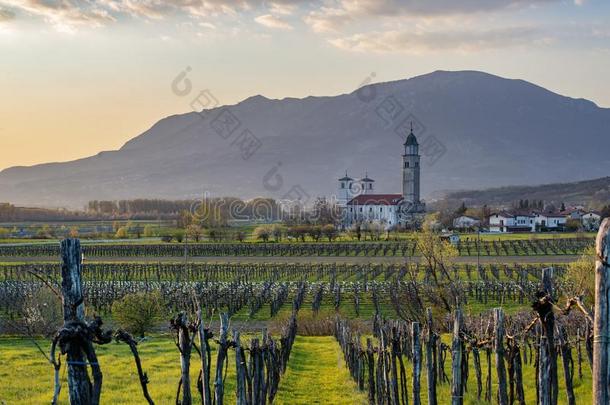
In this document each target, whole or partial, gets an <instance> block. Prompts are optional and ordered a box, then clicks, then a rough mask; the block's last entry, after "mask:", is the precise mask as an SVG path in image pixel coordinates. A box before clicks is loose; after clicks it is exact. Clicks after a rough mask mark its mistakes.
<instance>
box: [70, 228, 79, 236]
mask: <svg viewBox="0 0 610 405" xmlns="http://www.w3.org/2000/svg"><path fill="white" fill-rule="evenodd" d="M69 235H70V237H71V238H78V227H76V226H73V227H72V228H70V234H69Z"/></svg>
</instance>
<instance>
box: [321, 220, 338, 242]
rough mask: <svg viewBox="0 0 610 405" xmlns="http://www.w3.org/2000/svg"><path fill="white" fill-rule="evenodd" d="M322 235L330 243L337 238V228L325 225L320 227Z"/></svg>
mask: <svg viewBox="0 0 610 405" xmlns="http://www.w3.org/2000/svg"><path fill="white" fill-rule="evenodd" d="M322 233H323V234H324V237H326V238H327V239H328V241H329V242H332V241H333V239H335V238H336V237H337V228H336V227H335V226H334V225H333V224H326V225H324V226H323V227H322Z"/></svg>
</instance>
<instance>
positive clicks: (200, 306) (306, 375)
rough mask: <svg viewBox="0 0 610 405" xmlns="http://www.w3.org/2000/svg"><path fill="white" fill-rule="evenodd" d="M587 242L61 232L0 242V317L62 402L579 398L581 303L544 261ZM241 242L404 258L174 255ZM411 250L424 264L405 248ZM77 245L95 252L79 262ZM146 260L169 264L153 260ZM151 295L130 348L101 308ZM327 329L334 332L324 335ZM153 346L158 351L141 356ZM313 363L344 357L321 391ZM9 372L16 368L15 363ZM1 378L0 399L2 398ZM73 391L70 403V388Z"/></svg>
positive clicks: (584, 338) (587, 316)
mask: <svg viewBox="0 0 610 405" xmlns="http://www.w3.org/2000/svg"><path fill="white" fill-rule="evenodd" d="M592 245H593V241H592V240H590V239H575V238H574V239H549V240H514V241H498V242H493V241H485V242H482V243H481V244H480V245H477V244H476V243H474V242H473V243H471V242H467V243H466V242H463V243H461V244H459V245H458V246H455V248H457V250H458V252H459V254H460V255H463V256H468V255H476V254H477V252H480V254H481V255H490V256H494V255H498V256H540V261H539V262H538V263H525V262H505V263H498V264H479V265H477V264H474V263H476V260H475V261H474V263H455V262H451V261H450V260H446V258H444V257H442V253H440V254H439V256H434V255H433V256H430V252H428V251H426V248H425V247H420V246H419V245H417V244H416V243H415V242H413V243H411V242H409V241H407V242H400V243H398V242H379V243H373V242H366V243H256V244H254V243H251V244H234V243H217V244H211V243H200V244H188V245H178V244H141V245H139V244H129V245H115V244H84V245H83V246H82V247H81V245H80V243H79V242H78V241H77V240H73V239H68V240H66V241H64V242H62V245H61V247H58V246H55V245H51V244H40V245H11V246H8V245H5V246H2V245H0V257H2V256H4V257H15V258H19V257H23V258H24V261H22V262H18V261H13V262H10V263H2V262H1V260H0V329H1V331H2V332H3V333H4V334H6V333H10V334H20V335H23V336H24V337H26V339H25V340H23V341H25V342H27V341H28V340H31V341H33V342H36V345H37V347H38V348H40V349H41V352H42V353H43V354H44V356H45V357H46V359H45V357H43V356H39V357H40V359H39V361H42V362H47V364H49V365H48V366H47V371H46V373H47V375H46V376H44V375H42V376H41V375H37V377H36V378H41V379H47V380H49V381H53V385H52V387H48V388H47V390H48V392H46V393H44V392H39V391H36V392H32V393H31V395H32V397H33V396H36V398H39V399H41V401H42V399H44V402H48V401H52V402H53V403H57V404H59V403H66V401H67V400H68V397H69V398H70V401H71V403H83V404H97V403H107V402H105V400H104V398H114V399H113V400H114V401H119V402H124V403H142V402H148V403H149V404H152V403H170V402H175V403H177V404H181V405H189V404H192V403H203V404H206V405H212V404H214V405H216V404H223V403H237V404H266V403H274V402H275V403H366V402H368V403H371V404H391V405H394V404H396V405H398V404H409V403H413V404H420V403H423V402H427V403H429V404H437V403H453V404H462V403H499V404H525V403H541V404H557V403H566V404H575V403H588V402H589V401H590V398H591V390H592V388H591V381H592V380H594V371H593V370H594V362H595V360H594V347H595V344H596V341H595V340H594V336H595V333H594V328H595V322H594V315H593V312H592V308H591V307H590V305H591V304H592V303H587V304H585V303H584V302H583V301H581V298H580V297H572V295H571V294H573V290H574V288H573V287H574V285H573V283H572V281H571V280H569V279H567V278H566V277H565V275H566V274H567V271H568V267H567V265H566V264H561V263H549V262H544V260H545V258H544V256H551V255H576V254H580V253H582V252H583V251H584V250H585V249H586V248H587V247H589V246H592ZM185 252H186V255H185ZM435 254H437V253H435ZM248 255H252V256H265V257H289V256H331V257H332V256H342V255H343V256H355V257H358V256H394V255H395V256H404V257H405V260H404V261H403V262H402V263H384V262H379V263H374V262H370V263H365V262H362V263H358V262H355V263H341V262H338V263H316V262H315V261H311V262H292V263H291V262H290V260H289V259H286V260H285V261H277V260H276V261H270V262H264V261H262V262H259V263H240V262H239V261H235V262H227V263H211V262H192V261H189V260H188V259H189V258H190V257H194V256H236V257H239V256H248ZM414 255H421V256H422V257H423V258H424V259H426V260H421V261H417V262H416V261H412V260H409V258H410V257H412V256H414ZM53 257H61V258H62V265H58V264H57V263H54V262H53V261H52V260H50V259H47V258H53ZM83 257H85V258H96V259H95V260H85V262H84V263H83V262H82V259H83ZM162 257H165V258H175V259H171V260H163V261H161V260H156V259H157V258H162ZM26 258H34V259H35V260H25V259H26ZM38 258H40V260H38ZM104 258H108V259H111V258H119V259H120V261H104V260H105V259H104ZM130 258H133V259H134V260H133V261H130ZM136 258H137V259H139V260H137V261H136V260H135V259H136ZM142 259H145V260H142ZM432 259H434V260H432ZM591 271H593V269H592V270H591ZM49 291H52V292H53V294H56V295H61V296H62V297H63V303H64V304H63V311H62V312H63V326H61V325H58V326H57V327H59V330H58V331H57V333H52V334H50V335H49V340H44V339H43V340H41V339H42V338H41V336H39V335H38V336H34V335H32V334H31V333H30V332H29V330H30V329H28V326H29V325H30V322H32V320H36V321H38V322H40V321H41V320H40V319H38V318H37V317H40V314H41V313H42V312H40V311H41V310H40V308H39V305H36V301H37V300H39V299H41V297H45V294H46V293H48V292H49ZM153 293H158V294H159V296H160V297H162V302H163V313H165V314H168V316H167V318H166V319H165V320H163V321H161V322H159V323H158V325H157V326H156V328H155V329H154V331H153V337H152V338H151V339H153V340H152V341H151V342H156V343H150V344H153V345H154V347H157V348H158V350H159V352H157V353H155V352H154V351H151V350H149V349H148V348H147V347H148V345H149V343H148V338H147V339H144V340H142V339H141V338H138V337H136V336H134V335H132V334H130V333H128V332H127V331H126V330H124V329H122V328H121V327H120V325H118V324H117V321H116V319H115V313H114V311H115V310H116V306H115V304H116V303H118V302H122V301H123V300H124V299H125V298H126V297H130V296H135V295H137V294H153ZM566 297H567V298H566ZM564 302H565V304H564ZM32 303H34V304H32ZM532 308H533V310H532ZM37 311H38V312H37ZM102 319H103V320H104V321H105V322H103V321H102ZM42 321H44V320H42ZM106 324H107V325H110V326H111V327H112V329H113V330H110V329H105V328H106ZM117 327H118V328H117ZM331 336H332V339H334V342H333V341H330V340H324V339H325V337H331ZM307 339H309V340H307ZM3 341H6V340H5V338H0V343H1V342H3ZM23 341H19V342H23ZM113 341H114V342H116V343H115V344H111V342H113ZM11 342H12V341H11ZM163 342H166V343H163ZM172 342H173V345H172ZM312 342H318V343H312ZM321 342H324V343H321ZM307 344H310V345H313V346H311V349H309V350H307V349H306V347H308V346H306V345H307ZM316 344H318V346H316ZM19 345H20V343H17V346H18V347H21V348H22V349H21V350H25V351H27V350H29V351H30V353H32V352H35V351H36V349H35V347H36V346H31V347H30V348H29V349H27V348H25V347H26V346H27V345H26V346H23V345H21V346H19ZM45 345H48V346H47V347H44V346H45ZM119 345H124V346H125V347H126V348H127V349H128V350H127V351H126V350H125V349H120V346H119ZM172 346H173V355H172V354H171V353H172ZM7 349H8V346H7ZM316 350H322V352H319V351H316ZM2 351H3V352H4V349H3V350H2ZM97 351H99V353H100V357H99V359H100V360H98V357H97V354H96V352H97ZM8 352H9V351H8V350H7V351H6V352H5V353H0V359H1V358H2V356H6V355H8V354H7V353H8ZM111 352H118V353H122V354H121V357H120V358H116V357H114V358H116V361H117V364H121V367H120V368H119V369H117V368H116V367H114V366H111V365H110V363H108V362H107V361H106V360H104V361H102V360H101V359H107V358H108V356H111ZM161 353H163V354H161ZM295 353H296V354H295ZM314 353H315V354H314ZM325 353H326V354H325ZM328 353H335V356H340V363H337V360H338V359H334V360H333V359H320V358H319V356H322V357H325V356H327V355H328ZM314 355H315V356H318V358H314V357H310V356H314ZM158 356H163V358H164V359H165V360H164V361H163V364H159V363H157V362H156V361H155V359H154V358H155V357H158ZM128 358H131V359H132V362H129V361H128V360H127V359H128ZM326 360H328V361H327V362H326V363H327V365H326V368H325V370H326V371H325V372H327V373H331V374H336V372H335V371H333V370H334V369H336V367H339V370H338V371H340V370H343V371H342V372H339V373H338V374H337V376H335V377H336V378H339V379H341V378H342V380H340V381H339V382H337V383H336V386H334V388H333V389H334V390H335V391H337V392H338V391H341V392H343V391H345V392H346V393H348V394H346V395H348V397H340V396H339V397H335V396H334V394H335V392H328V391H324V390H321V391H319V392H316V390H315V389H313V390H312V387H311V386H310V385H308V384H306V383H304V382H305V381H310V382H311V383H313V381H314V380H315V378H316V368H317V367H320V369H323V364H324V363H325V361H326ZM155 364H156V365H155ZM305 364H307V365H308V366H307V367H305V366H304V365H305ZM328 364H330V365H328ZM152 365H155V366H152ZM103 368H108V369H109V370H111V371H110V373H111V375H112V376H113V377H111V378H117V374H119V375H122V374H124V375H125V376H126V378H128V380H129V381H130V383H129V384H131V385H130V387H131V388H129V392H130V397H129V398H123V399H117V398H119V397H117V395H118V394H117V393H118V392H121V391H122V390H124V388H119V387H118V386H116V384H115V383H113V382H109V381H107V379H106V378H104V380H103V381H104V383H103V385H102V377H101V376H102V372H103V371H104V370H103ZM37 370H44V368H40V367H39V368H37ZM62 370H66V371H67V374H66V373H65V371H62ZM39 372H42V373H44V371H39ZM62 372H63V373H64V374H63V375H62ZM18 373H23V370H20V368H19V367H18ZM53 375H54V378H51V376H53ZM168 375H171V377H167V376H168ZM127 376H129V377H127ZM161 376H165V377H161ZM5 377H6V375H5ZM168 378H169V379H171V381H168ZM324 378H326V377H324ZM321 383H322V384H324V382H323V381H322V382H321ZM65 386H67V389H66V388H65ZM102 387H104V388H102ZM4 390H5V391H6V392H9V393H10V394H7V395H9V396H5V397H3V394H2V392H3V391H4ZM322 393H324V395H326V396H327V397H326V398H321V397H320V395H322ZM78 395H80V396H81V397H82V398H87V400H86V401H83V402H78V401H75V400H74V398H75V397H76V396H78ZM5 398H6V399H5ZM17 398H21V400H27V399H28V397H27V396H25V397H19V394H18V393H17V392H16V388H14V387H10V386H8V385H6V384H4V383H2V382H0V401H2V400H4V401H5V402H6V403H13V401H17ZM289 398H292V402H291V400H289ZM330 398H333V399H332V400H331V399H330ZM309 399H310V400H309Z"/></svg>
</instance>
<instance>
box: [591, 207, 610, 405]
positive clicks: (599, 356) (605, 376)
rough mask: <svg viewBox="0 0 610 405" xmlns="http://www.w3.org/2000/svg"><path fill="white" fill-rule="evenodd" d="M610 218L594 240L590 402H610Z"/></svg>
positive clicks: (603, 224)
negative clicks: (609, 389) (591, 395)
mask: <svg viewBox="0 0 610 405" xmlns="http://www.w3.org/2000/svg"><path fill="white" fill-rule="evenodd" d="M609 233H610V218H606V219H604V222H603V223H602V225H601V227H600V228H599V232H598V233H597V240H596V242H595V253H596V256H597V257H596V262H595V317H594V322H593V403H594V404H607V403H609V402H610V393H609V392H608V384H609V383H610V376H609V374H610V371H609V369H608V358H609V357H610V356H609V353H608V351H609V350H610V339H609V336H608V335H609V333H610V332H609V328H610V325H609V323H610V303H609V302H610V296H609V294H610V275H609V274H608V273H609V272H610V264H608V256H609V255H610V237H609Z"/></svg>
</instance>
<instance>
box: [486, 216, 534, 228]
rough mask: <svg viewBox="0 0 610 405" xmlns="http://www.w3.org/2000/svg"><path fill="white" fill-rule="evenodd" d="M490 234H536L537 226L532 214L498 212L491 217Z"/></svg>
mask: <svg viewBox="0 0 610 405" xmlns="http://www.w3.org/2000/svg"><path fill="white" fill-rule="evenodd" d="M489 231H490V232H535V231H536V224H535V222H534V216H533V215H531V214H524V213H516V214H512V213H509V212H505V211H502V212H497V213H493V214H491V215H490V216H489Z"/></svg>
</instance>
